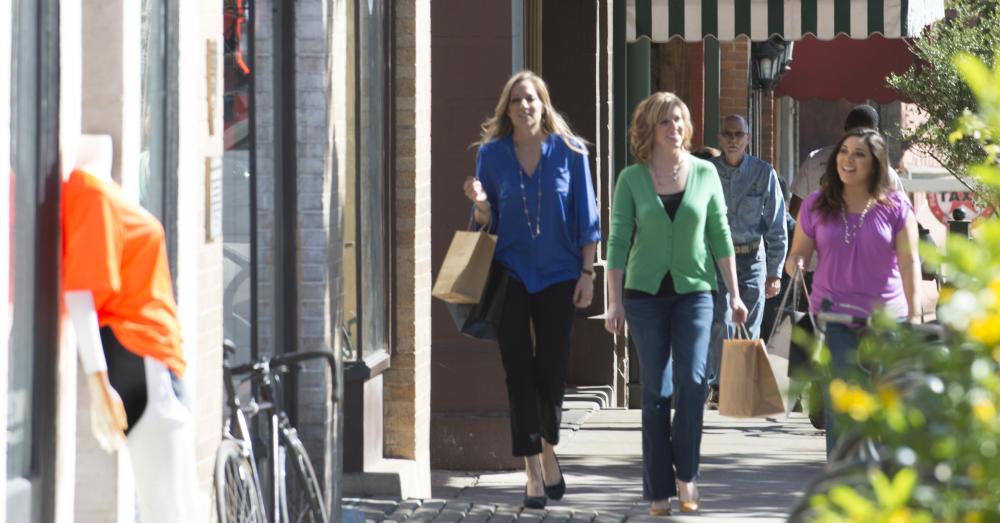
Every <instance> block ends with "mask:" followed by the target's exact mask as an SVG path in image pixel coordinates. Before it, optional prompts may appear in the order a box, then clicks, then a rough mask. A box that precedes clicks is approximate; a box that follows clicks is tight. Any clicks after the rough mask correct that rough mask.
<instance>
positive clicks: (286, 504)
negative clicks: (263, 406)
mask: <svg viewBox="0 0 1000 523" xmlns="http://www.w3.org/2000/svg"><path fill="white" fill-rule="evenodd" d="M281 435H282V448H283V457H284V461H283V465H284V466H283V467H282V477H283V480H284V481H282V485H281V489H282V510H284V511H285V521H288V522H291V523H300V522H301V523H327V516H326V506H325V504H324V503H323V490H322V489H321V488H320V486H319V479H318V478H317V477H316V471H315V470H314V469H313V466H312V462H311V461H309V455H308V454H307V453H306V448H305V447H304V446H303V445H302V441H300V440H299V436H298V434H297V433H296V432H295V429H288V428H286V429H282V431H281Z"/></svg>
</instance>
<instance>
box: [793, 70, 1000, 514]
mask: <svg viewBox="0 0 1000 523" xmlns="http://www.w3.org/2000/svg"><path fill="white" fill-rule="evenodd" d="M998 63H1000V62H998ZM955 64H956V66H955V67H956V71H958V72H959V73H960V75H961V78H962V79H964V80H965V81H966V82H968V85H969V87H970V89H969V92H970V93H972V95H973V96H974V97H975V103H976V107H977V111H976V112H975V113H973V112H971V111H970V112H967V113H966V114H964V115H963V116H962V117H961V118H960V120H961V121H960V122H959V125H958V131H957V133H956V136H953V137H952V139H953V140H956V141H961V140H973V141H976V142H977V143H978V144H979V145H980V147H981V150H982V151H983V153H984V156H983V163H982V164H980V165H978V166H975V167H974V168H972V169H970V170H969V173H970V174H971V175H972V176H976V177H977V180H978V181H979V182H980V183H981V184H982V185H983V186H989V187H992V188H993V189H994V190H1000V168H998V167H1000V165H998V155H997V154H996V150H995V149H994V147H993V143H994V138H995V137H996V136H1000V65H998V66H997V67H996V68H991V67H990V66H988V65H987V64H985V63H984V62H983V61H981V60H979V59H978V58H975V57H973V56H972V55H970V54H961V55H959V56H957V57H956V58H955ZM949 128H952V127H950V126H949ZM922 257H923V258H924V260H925V263H927V264H929V265H931V266H933V267H935V268H942V267H944V268H945V269H946V270H945V274H946V275H947V277H948V286H946V287H945V289H943V291H942V293H941V298H940V307H939V310H938V317H939V319H940V320H941V322H942V323H943V324H944V325H946V327H947V331H948V333H949V335H948V337H947V338H946V339H945V340H944V341H927V340H926V339H924V338H922V337H921V336H920V335H918V334H917V333H914V332H912V331H910V330H908V329H905V328H903V329H901V328H898V327H894V326H892V325H889V326H885V325H883V326H882V327H880V328H879V329H875V330H876V331H877V332H875V333H874V334H872V335H869V336H866V337H865V338H864V339H863V340H862V344H861V347H860V349H859V359H860V361H861V362H863V366H864V368H865V372H861V370H860V369H859V371H858V372H857V374H856V375H854V376H852V377H849V378H846V379H845V380H843V381H841V380H834V381H833V382H832V383H830V385H829V387H830V392H831V398H832V403H833V406H834V409H835V410H836V411H837V412H838V415H837V423H838V426H839V427H842V429H843V430H844V431H848V432H849V431H857V432H859V433H860V434H863V435H865V436H866V437H868V438H870V439H871V440H873V441H875V442H877V445H878V446H879V448H880V449H881V457H882V460H881V462H880V463H878V464H875V465H869V466H868V467H860V468H854V469H851V468H846V469H844V470H842V471H841V472H840V473H839V475H837V474H834V475H833V476H832V478H831V479H830V481H829V482H828V484H827V486H826V488H823V489H819V490H818V491H817V492H814V494H813V496H812V497H811V498H810V511H809V513H808V515H807V519H808V520H810V521H818V522H824V523H826V522H848V521H884V522H925V521H927V522H929V521H942V522H954V523H966V522H969V523H972V522H1000V415H998V411H1000V221H998V220H997V219H988V220H985V221H984V222H982V223H981V224H980V225H979V226H978V227H977V229H976V231H975V238H974V240H969V239H965V238H957V237H952V238H949V240H948V244H947V252H946V253H941V252H939V251H937V250H936V249H933V248H925V249H922ZM889 478H892V479H891V480H890V479H889Z"/></svg>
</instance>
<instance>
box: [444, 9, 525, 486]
mask: <svg viewBox="0 0 1000 523" xmlns="http://www.w3.org/2000/svg"><path fill="white" fill-rule="evenodd" d="M431 19H432V20H433V21H434V23H433V24H431V33H432V37H431V38H432V43H431V49H432V51H431V53H432V54H431V71H432V72H431V76H432V79H433V80H432V81H433V84H434V85H433V89H432V99H431V119H432V124H431V155H432V157H431V158H432V159H431V164H432V166H433V167H432V171H433V172H432V175H431V177H432V187H431V198H432V201H433V203H432V226H431V242H432V257H433V259H432V267H433V270H434V274H435V276H436V275H437V271H438V270H439V269H440V267H441V262H442V261H443V259H444V255H445V252H447V249H448V245H449V243H450V242H451V238H452V235H453V234H454V232H455V231H456V230H460V229H465V228H466V226H467V225H468V222H469V209H470V207H469V205H470V204H469V202H468V200H466V199H465V196H464V195H463V194H462V181H463V180H464V179H465V177H466V176H471V175H473V174H475V154H476V153H475V150H474V149H470V148H469V144H470V143H472V142H473V141H474V140H476V138H477V137H478V136H479V124H480V123H481V122H482V121H483V120H484V119H485V118H486V117H487V116H488V115H490V114H491V113H492V112H493V109H494V106H495V105H496V102H497V98H498V97H499V96H500V90H501V88H502V87H503V84H504V82H506V81H507V79H508V78H509V77H510V74H511V12H510V2H497V1H494V0H434V2H432V3H431ZM431 315H432V318H433V320H432V325H433V327H432V338H431V340H432V345H433V349H432V351H433V352H432V370H431V441H430V443H431V464H432V467H433V468H444V469H499V468H512V467H513V466H515V465H517V464H518V462H517V460H514V459H513V458H511V456H510V429H509V424H508V414H507V393H506V385H505V384H504V373H503V368H502V366H501V364H500V354H499V352H498V350H497V347H496V344H495V343H484V342H478V341H475V340H472V339H471V338H467V337H464V336H462V335H461V334H459V332H458V331H457V330H456V328H455V325H454V323H453V322H452V321H451V316H450V315H449V314H448V310H447V308H446V307H445V306H444V303H442V302H441V301H439V300H434V303H433V305H432V311H431ZM521 465H522V466H523V463H521Z"/></svg>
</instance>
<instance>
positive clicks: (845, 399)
mask: <svg viewBox="0 0 1000 523" xmlns="http://www.w3.org/2000/svg"><path fill="white" fill-rule="evenodd" d="M830 400H831V401H832V403H833V409H834V410H835V411H837V412H846V413H847V414H848V415H849V416H850V417H851V419H853V420H854V421H864V420H866V419H868V418H869V417H871V415H872V414H873V413H874V412H875V411H876V410H878V403H877V402H876V401H875V398H874V397H873V396H872V395H871V394H869V393H868V392H866V391H865V390H864V389H862V388H861V387H858V386H857V385H848V384H846V383H844V380H841V379H835V380H833V381H831V382H830Z"/></svg>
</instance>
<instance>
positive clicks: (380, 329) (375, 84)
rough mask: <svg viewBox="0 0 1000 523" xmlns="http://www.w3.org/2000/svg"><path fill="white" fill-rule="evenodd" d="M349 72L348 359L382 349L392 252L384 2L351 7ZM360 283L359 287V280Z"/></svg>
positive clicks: (387, 324)
mask: <svg viewBox="0 0 1000 523" xmlns="http://www.w3.org/2000/svg"><path fill="white" fill-rule="evenodd" d="M354 9H356V12H354V13H353V15H354V17H353V20H355V22H356V24H355V27H354V31H355V33H354V34H353V35H352V36H353V39H352V40H353V45H354V52H353V53H349V56H351V57H352V58H353V63H352V65H353V67H350V68H349V69H350V70H351V71H352V73H353V75H354V77H353V78H352V79H353V80H354V87H355V88H354V89H353V91H354V93H353V96H349V97H348V98H349V100H348V102H349V107H348V115H347V119H348V134H349V137H350V138H349V143H348V147H347V149H348V161H347V169H346V170H345V172H347V173H348V176H347V184H346V185H347V191H346V194H345V196H344V240H345V241H344V264H343V267H344V300H343V307H344V323H345V328H346V330H347V332H348V337H349V339H350V341H351V343H350V347H348V348H347V350H348V351H349V353H348V354H344V358H345V359H348V360H353V359H358V358H365V357H367V356H369V355H372V354H376V353H378V352H380V351H387V350H388V346H389V328H390V303H389V289H390V286H391V267H392V256H391V255H392V250H391V249H390V248H389V241H388V237H389V236H388V235H389V234H390V228H391V224H392V221H391V206H390V205H389V194H390V190H389V189H390V182H389V180H390V173H389V165H390V163H389V158H390V157H391V156H390V155H391V140H390V139H389V138H388V137H389V131H390V122H389V119H388V115H389V92H388V79H389V71H388V67H387V66H388V64H389V49H388V45H387V39H386V32H385V27H386V23H387V16H388V9H387V3H386V2H384V1H377V0H364V1H361V2H357V3H356V4H354ZM359 283H360V285H359Z"/></svg>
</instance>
